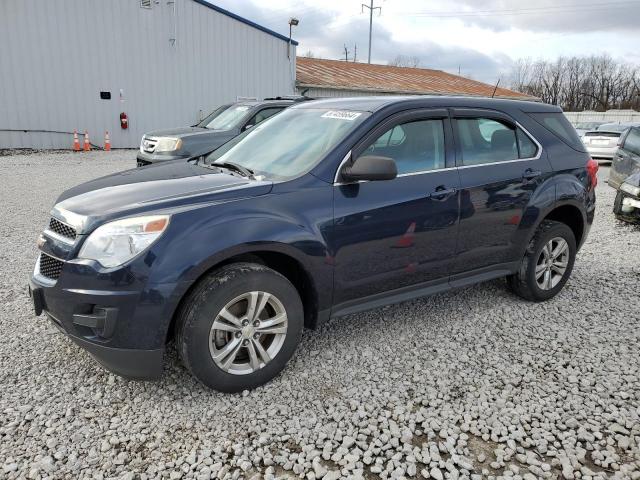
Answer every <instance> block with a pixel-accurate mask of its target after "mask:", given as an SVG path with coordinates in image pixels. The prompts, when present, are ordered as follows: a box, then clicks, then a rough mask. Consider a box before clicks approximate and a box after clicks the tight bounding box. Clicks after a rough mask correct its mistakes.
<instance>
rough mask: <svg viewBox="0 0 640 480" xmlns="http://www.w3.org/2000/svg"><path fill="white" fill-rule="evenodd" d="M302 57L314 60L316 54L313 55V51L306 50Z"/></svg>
mask: <svg viewBox="0 0 640 480" xmlns="http://www.w3.org/2000/svg"><path fill="white" fill-rule="evenodd" d="M302 56H303V57H307V58H316V54H315V53H313V50H307V51H306V52H305V53H304V54H303V55H302Z"/></svg>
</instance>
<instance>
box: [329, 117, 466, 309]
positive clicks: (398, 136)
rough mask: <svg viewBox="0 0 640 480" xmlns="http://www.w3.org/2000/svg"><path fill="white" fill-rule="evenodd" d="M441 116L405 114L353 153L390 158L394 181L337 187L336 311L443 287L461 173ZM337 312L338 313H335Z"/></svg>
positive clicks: (452, 250)
mask: <svg viewBox="0 0 640 480" xmlns="http://www.w3.org/2000/svg"><path fill="white" fill-rule="evenodd" d="M452 149H453V141H452V136H451V126H450V122H449V119H448V112H447V111H446V110H420V111H413V112H409V113H402V114H399V115H396V116H395V117H392V118H390V119H387V120H386V121H384V122H383V123H382V124H380V125H378V126H377V127H376V128H374V129H373V130H372V131H371V132H370V133H369V134H368V135H366V136H365V138H364V139H363V140H362V141H361V142H359V144H358V145H356V147H354V149H353V150H352V152H351V160H355V159H356V158H358V157H359V156H360V155H383V156H387V157H391V158H393V159H394V160H395V162H396V165H397V168H398V176H397V177H396V178H395V179H393V180H385V181H369V182H358V183H348V184H344V183H341V182H340V175H339V172H338V174H337V175H336V183H335V184H334V187H333V188H334V227H333V234H332V235H331V245H330V246H331V249H332V253H333V258H332V262H333V264H334V287H335V288H334V305H338V307H337V308H338V310H339V309H340V305H343V306H344V305H345V304H348V303H349V302H357V301H358V300H362V299H364V298H365V297H371V296H376V295H379V294H386V293H388V292H389V291H392V290H397V289H402V288H405V287H408V288H412V287H415V286H417V285H428V284H435V283H438V282H444V283H445V284H446V281H447V277H448V274H449V270H450V267H451V264H452V262H453V255H454V253H455V243H456V234H457V224H458V189H459V181H458V174H457V171H456V169H455V168H454V157H453V150H452ZM334 311H335V310H334Z"/></svg>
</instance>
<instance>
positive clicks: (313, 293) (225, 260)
mask: <svg viewBox="0 0 640 480" xmlns="http://www.w3.org/2000/svg"><path fill="white" fill-rule="evenodd" d="M303 257H304V254H303V253H301V252H298V251H297V250H296V249H295V248H293V247H291V246H289V245H287V244H279V243H264V244H259V245H245V246H242V247H235V248H231V249H228V250H227V251H225V252H221V253H219V254H217V255H215V256H214V257H212V258H210V259H208V261H207V262H205V263H204V264H203V265H200V266H199V267H198V268H197V269H196V270H195V273H194V274H193V275H192V276H191V278H190V279H189V280H188V281H186V282H184V283H183V287H182V288H181V289H180V292H179V293H178V295H177V297H178V298H179V299H178V300H177V301H176V302H175V306H174V308H173V312H172V314H171V320H170V323H169V325H168V327H167V329H166V332H165V343H166V342H167V341H169V340H170V339H171V338H173V336H174V334H175V329H176V322H177V317H178V315H179V312H180V310H181V307H182V306H183V304H184V302H185V301H186V299H187V298H188V297H189V295H190V293H191V292H192V291H193V290H194V289H195V288H196V287H197V285H198V284H199V283H200V281H201V280H202V279H203V278H205V277H206V276H207V275H209V274H211V272H213V271H215V270H217V269H219V268H220V267H223V266H225V265H229V264H232V263H240V262H248V263H257V264H260V265H264V266H266V267H269V268H271V269H273V270H275V271H276V272H278V273H280V274H281V275H283V276H284V277H285V278H287V279H288V280H289V281H290V282H291V284H292V285H293V286H294V287H295V288H296V290H297V291H298V294H299V295H300V299H301V300H302V304H303V308H304V326H305V327H306V328H311V329H315V328H316V327H317V325H318V320H319V319H318V317H319V309H320V307H321V306H322V305H321V301H320V295H319V288H320V286H319V285H318V284H317V281H316V279H314V277H313V275H312V274H311V267H310V266H309V265H308V263H307V261H306V260H304V259H303ZM323 261H324V259H323Z"/></svg>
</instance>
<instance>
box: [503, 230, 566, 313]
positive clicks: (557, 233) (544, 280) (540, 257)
mask: <svg viewBox="0 0 640 480" xmlns="http://www.w3.org/2000/svg"><path fill="white" fill-rule="evenodd" d="M575 258H576V239H575V236H574V234H573V231H572V230H571V229H570V228H569V227H568V226H567V225H565V224H564V223H560V222H555V221H552V220H543V221H542V223H540V225H539V226H538V229H537V230H536V233H535V235H534V236H533V238H532V239H531V241H530V242H529V246H528V247H527V251H526V252H525V255H524V257H523V259H522V261H521V263H520V268H519V269H518V271H517V272H516V273H515V274H513V275H510V276H508V277H507V286H508V287H509V289H510V290H511V291H512V292H514V293H515V294H516V295H518V296H520V297H522V298H524V299H526V300H529V301H532V302H542V301H544V300H549V299H550V298H553V297H555V296H556V295H557V294H558V293H559V292H560V290H562V288H563V287H564V285H565V283H567V280H568V279H569V277H570V276H571V272H572V270H573V264H574V262H575Z"/></svg>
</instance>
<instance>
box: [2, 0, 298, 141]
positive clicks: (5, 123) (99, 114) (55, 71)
mask: <svg viewBox="0 0 640 480" xmlns="http://www.w3.org/2000/svg"><path fill="white" fill-rule="evenodd" d="M0 45H2V53H1V54H0V85H1V87H0V148H29V147H30V148H70V147H71V145H72V135H70V134H69V133H63V132H73V130H74V129H77V130H78V131H79V132H84V130H88V132H89V134H90V139H91V142H92V143H94V144H97V145H102V142H103V137H104V132H105V130H108V131H109V134H110V137H111V144H112V146H113V147H137V146H138V145H139V142H140V137H141V136H142V134H143V133H144V132H145V131H149V130H155V129H159V128H169V127H175V126H180V125H192V124H194V123H196V122H197V121H198V120H199V119H200V118H202V117H203V116H204V115H206V114H207V113H209V112H210V111H211V110H213V109H214V108H215V107H216V106H218V105H220V104H222V103H226V102H233V101H236V100H237V99H239V98H243V97H246V98H257V99H262V98H265V97H273V96H278V95H291V94H293V93H294V91H295V85H294V82H295V59H296V45H297V42H295V41H290V39H289V38H287V37H285V36H283V35H280V34H278V33H276V32H274V31H272V30H269V29H267V28H265V27H262V26H260V25H257V24H255V23H253V22H251V21H250V20H247V19H244V18H242V17H239V16H237V15H235V14H233V13H231V12H229V11H227V10H224V9H222V8H219V7H217V6H215V5H212V4H210V3H208V2H207V1H205V0H108V1H106V0H57V1H43V0H2V1H0ZM122 113H125V114H126V116H127V119H128V128H127V129H126V130H125V129H122V128H121V114H122ZM54 132H61V133H54Z"/></svg>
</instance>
